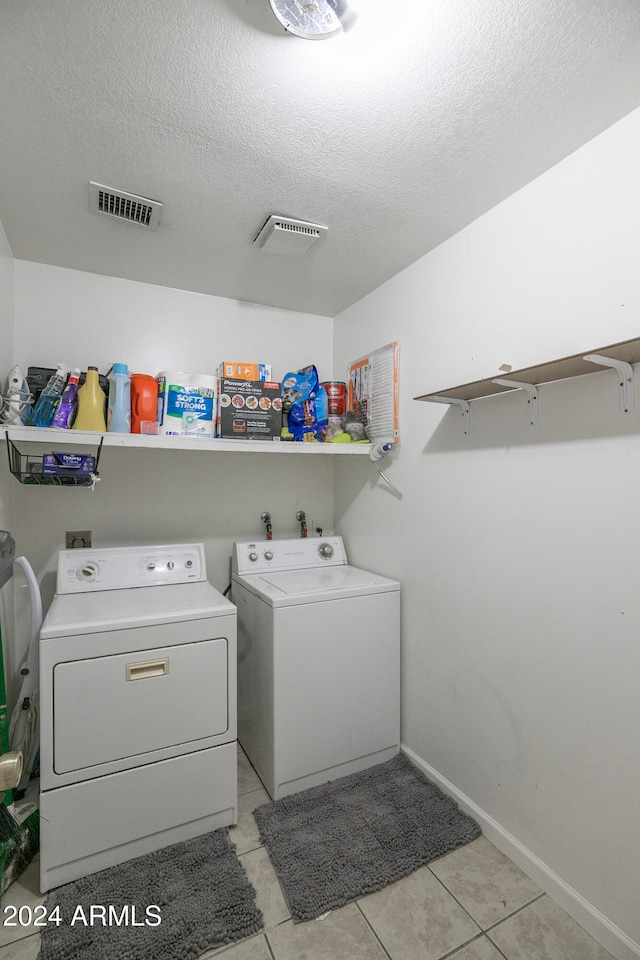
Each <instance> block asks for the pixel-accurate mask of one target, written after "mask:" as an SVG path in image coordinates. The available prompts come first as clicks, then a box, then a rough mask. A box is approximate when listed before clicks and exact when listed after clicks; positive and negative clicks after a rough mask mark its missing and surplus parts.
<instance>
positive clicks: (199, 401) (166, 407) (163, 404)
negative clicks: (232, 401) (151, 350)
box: [156, 370, 216, 440]
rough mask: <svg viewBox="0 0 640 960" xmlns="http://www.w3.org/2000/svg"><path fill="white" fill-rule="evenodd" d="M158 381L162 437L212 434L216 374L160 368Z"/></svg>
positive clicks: (206, 435)
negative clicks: (161, 369)
mask: <svg viewBox="0 0 640 960" xmlns="http://www.w3.org/2000/svg"><path fill="white" fill-rule="evenodd" d="M156 379H157V381H158V434H159V435H160V436H165V437H199V438H201V439H205V440H208V439H211V438H212V437H213V435H214V427H215V422H214V412H215V387H216V378H215V377H214V376H209V375H208V374H204V373H185V372H184V371H182V370H163V371H161V372H160V373H159V374H158V376H157V378H156Z"/></svg>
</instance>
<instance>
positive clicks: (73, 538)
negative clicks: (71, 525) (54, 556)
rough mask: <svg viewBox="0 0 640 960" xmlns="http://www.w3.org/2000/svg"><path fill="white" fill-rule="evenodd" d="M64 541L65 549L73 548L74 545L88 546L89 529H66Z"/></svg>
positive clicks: (89, 539)
mask: <svg viewBox="0 0 640 960" xmlns="http://www.w3.org/2000/svg"><path fill="white" fill-rule="evenodd" d="M64 542H65V547H66V549H67V550H74V549H75V548H76V547H90V546H91V530H67V531H66V533H65V535H64Z"/></svg>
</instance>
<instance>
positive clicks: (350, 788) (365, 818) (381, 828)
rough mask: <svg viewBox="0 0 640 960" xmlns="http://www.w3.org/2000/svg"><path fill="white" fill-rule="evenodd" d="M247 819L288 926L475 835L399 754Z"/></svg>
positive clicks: (377, 885) (448, 801)
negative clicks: (274, 878) (283, 902)
mask: <svg viewBox="0 0 640 960" xmlns="http://www.w3.org/2000/svg"><path fill="white" fill-rule="evenodd" d="M253 816H254V818H255V820H256V823H257V824H258V829H259V831H260V837H261V839H262V842H263V843H264V844H265V846H266V848H267V851H268V853H269V857H270V858H271V862H272V864H273V867H274V869H275V871H276V874H277V875H278V880H279V881H280V884H281V886H282V889H283V891H284V894H285V896H286V898H287V901H288V903H289V909H290V911H291V916H292V918H293V921H294V923H299V922H300V921H302V920H312V919H314V918H315V917H319V916H321V915H322V914H323V913H326V912H327V911H328V910H333V909H335V908H337V907H342V906H344V904H346V903H350V902H351V901H352V900H356V899H358V897H362V896H364V895H365V894H367V893H373V892H374V891H375V890H381V889H382V888H383V887H386V886H387V885H388V884H389V883H393V882H394V881H395V880H399V879H400V878H401V877H406V876H407V875H408V874H410V873H413V871H414V870H417V869H418V867H422V866H424V865H425V864H426V863H429V862H431V861H432V860H436V859H437V858H438V857H441V856H442V855H443V854H445V853H449V852H450V851H451V850H455V849H456V848H457V847H460V846H462V845H463V844H465V843H469V842H470V841H471V840H475V838H476V837H477V836H479V835H480V832H481V831H480V827H479V826H478V824H477V823H476V822H475V820H472V819H471V817H469V816H467V815H466V814H465V813H463V812H462V811H461V810H460V809H459V808H458V807H457V806H456V804H455V803H454V802H453V800H451V799H450V798H449V797H447V796H445V794H444V793H442V791H441V790H439V789H438V787H436V786H435V784H433V783H431V781H430V780H428V779H427V778H426V777H425V776H424V775H423V774H422V773H421V772H420V771H419V770H417V769H416V767H415V766H414V765H413V764H412V763H411V762H410V761H409V760H408V759H407V758H406V757H405V755H404V754H401V753H400V754H398V755H397V756H396V757H394V758H393V759H392V760H389V761H387V762H386V763H381V764H378V765H377V766H375V767H370V768H369V769H368V770H363V771H361V772H360V773H353V774H350V775H349V776H347V777H342V778H340V779H339V780H334V781H333V782H331V783H326V784H323V785H322V786H319V787H312V788H311V789H310V790H303V791H302V792H301V793H295V794H292V795H291V796H289V797H283V799H282V800H276V801H275V802H273V803H267V804H264V805H263V806H261V807H258V808H257V809H256V810H254V811H253Z"/></svg>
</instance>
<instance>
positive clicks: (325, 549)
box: [318, 543, 333, 560]
mask: <svg viewBox="0 0 640 960" xmlns="http://www.w3.org/2000/svg"><path fill="white" fill-rule="evenodd" d="M318 553H319V554H320V556H321V557H322V558H323V559H324V560H330V559H331V557H332V556H333V547H332V546H331V544H330V543H321V544H320V546H319V547H318Z"/></svg>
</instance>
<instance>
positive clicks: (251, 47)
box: [0, 0, 640, 316]
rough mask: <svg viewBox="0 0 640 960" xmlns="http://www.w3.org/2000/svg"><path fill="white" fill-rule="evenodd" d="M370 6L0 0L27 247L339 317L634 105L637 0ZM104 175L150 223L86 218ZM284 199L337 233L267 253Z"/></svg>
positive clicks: (64, 262) (1, 104) (20, 221)
mask: <svg viewBox="0 0 640 960" xmlns="http://www.w3.org/2000/svg"><path fill="white" fill-rule="evenodd" d="M358 8H359V11H360V19H359V21H358V23H357V25H356V27H355V28H354V29H353V30H352V31H351V32H350V33H349V34H346V35H342V36H339V37H337V38H335V39H332V40H325V41H322V42H311V41H307V40H301V39H299V38H297V37H294V36H292V35H290V34H287V33H285V32H284V31H283V30H282V28H281V27H280V25H279V24H278V22H277V21H276V19H275V17H274V16H273V14H272V12H271V9H270V6H269V2H268V0H0V90H1V91H2V95H1V96H0V221H2V224H3V225H4V228H5V231H6V234H7V237H8V239H9V243H10V245H11V248H12V250H13V253H14V255H15V256H16V257H17V258H19V259H24V260H34V261H38V262H43V263H49V264H54V265H57V266H64V267H71V268H75V269H78V270H88V271H93V272H96V273H103V274H108V275H114V276H119V277H126V278H130V279H134V280H142V281H146V282H149V283H158V284H165V285H167V286H172V287H179V288H184V289H189V290H194V291H200V292H203V293H211V294H217V295H219V296H224V297H231V298H234V299H239V300H251V301H255V302H258V303H264V304H269V305H276V306H281V307H287V308H291V309H295V310H302V311H308V312H312V313H318V314H325V315H328V316H335V315H336V314H337V313H339V312H340V311H341V310H343V309H344V308H345V307H347V306H348V305H349V304H351V303H353V302H354V301H356V300H358V299H359V298H361V297H362V296H364V295H365V294H366V293H368V292H369V291H370V290H372V289H374V288H375V287H377V286H379V285H380V284H381V283H383V282H384V281H385V280H386V279H388V278H389V277H390V276H392V275H393V274H395V273H397V272H398V271H399V270H401V269H402V268H403V267H405V266H407V265H408V264H410V263H412V262H413V261H415V260H416V259H418V258H419V257H420V256H422V255H423V254H425V253H427V252H428V251H429V250H430V249H432V248H433V247H434V246H436V245H437V244H439V243H441V242H442V241H443V240H445V239H446V238H447V237H449V236H451V235H452V234H453V233H455V232H456V231H458V230H460V229H461V228H462V227H464V226H465V225H466V224H468V223H469V222H470V221H472V220H474V219H475V218H476V217H478V216H479V215H480V214H482V213H483V212H484V211H486V210H488V209H489V208H490V207H492V206H494V205H495V204H496V203H498V202H499V201H500V200H502V199H504V198H505V197H507V196H508V195H509V194H511V193H513V192H514V191H515V190H516V189H518V188H519V187H521V186H522V185H524V184H525V183H527V182H529V181H530V180H532V179H533V178H534V177H536V176H537V175H539V174H540V173H542V172H543V171H545V170H546V169H548V168H549V167H551V166H552V165H553V164H555V163H557V162H558V161H559V160H560V159H562V158H563V157H565V156H566V155H567V154H569V153H571V152H572V151H573V150H575V149H576V148H578V147H579V146H581V145H582V144H583V143H585V142H586V141H588V140H590V139H591V138H592V137H594V136H596V135H597V134H598V133H600V132H601V131H602V130H604V129H605V128H606V127H608V126H610V125H611V124H612V123H614V122H615V121H616V120H618V119H620V118H621V117H622V116H624V115H625V114H627V113H629V112H630V111H631V110H632V109H634V108H636V107H637V106H639V105H640V3H639V2H638V0H404V2H402V0H388V2H387V3H385V2H384V0H358ZM393 11H396V16H397V18H398V22H397V23H393V22H391V18H392V12H393ZM90 180H96V181H98V182H100V183H103V184H106V185H108V186H111V187H115V188H120V189H123V190H127V191H130V192H133V193H137V194H141V195H143V196H146V197H150V198H153V199H155V200H160V201H162V202H163V204H164V212H163V220H162V223H161V225H160V227H159V228H158V230H157V231H155V232H151V231H149V230H145V229H144V228H142V227H138V226H133V225H130V224H126V223H122V222H119V221H114V220H112V219H110V218H106V217H99V216H96V215H94V214H92V213H90V212H89V186H88V184H89V181H90ZM271 213H278V214H281V215H284V216H290V217H298V218H301V219H305V220H311V221H314V222H316V223H321V224H326V225H327V226H328V227H329V233H328V236H327V238H326V240H324V241H322V242H320V243H318V244H317V245H316V246H315V247H314V248H313V249H312V250H310V251H309V253H307V254H306V255H305V256H304V257H302V258H301V259H291V260H290V259H283V258H281V257H278V256H275V255H273V254H271V255H270V254H268V253H267V252H266V251H265V252H262V253H261V252H260V251H258V250H257V249H256V248H255V247H253V246H252V241H253V239H254V237H255V235H256V233H257V232H258V230H259V229H260V227H261V225H262V223H263V222H264V220H265V219H266V218H267V216H268V215H269V214H271Z"/></svg>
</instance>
